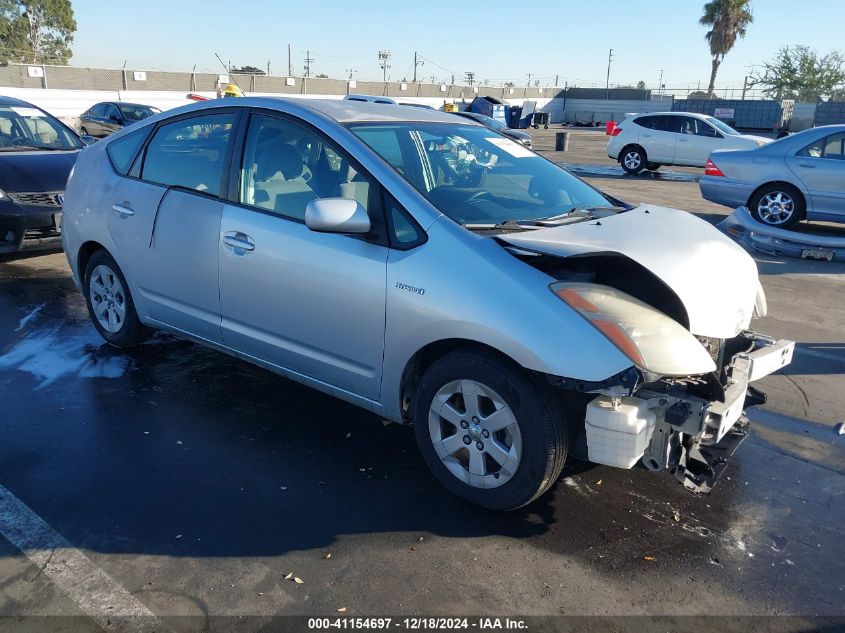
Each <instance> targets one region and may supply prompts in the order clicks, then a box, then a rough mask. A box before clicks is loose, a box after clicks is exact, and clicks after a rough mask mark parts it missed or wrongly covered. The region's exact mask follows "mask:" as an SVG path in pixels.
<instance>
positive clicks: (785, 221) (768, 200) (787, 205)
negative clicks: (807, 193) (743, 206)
mask: <svg viewBox="0 0 845 633" xmlns="http://www.w3.org/2000/svg"><path fill="white" fill-rule="evenodd" d="M748 210H749V211H750V212H751V216H752V217H753V218H754V219H755V220H757V221H758V222H760V223H761V224H765V225H766V226H776V227H778V228H781V229H788V228H791V227H793V226H795V225H796V224H798V223H799V222H800V221H801V220H803V219H804V217H805V214H806V212H807V206H806V203H805V202H804V196H803V195H801V192H800V191H798V189H796V188H795V187H793V186H792V185H788V184H786V183H772V184H770V185H765V186H764V187H761V188H760V189H758V190H757V191H755V192H754V195H752V196H751V199H750V200H749V201H748Z"/></svg>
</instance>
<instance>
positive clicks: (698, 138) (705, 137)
mask: <svg viewBox="0 0 845 633" xmlns="http://www.w3.org/2000/svg"><path fill="white" fill-rule="evenodd" d="M675 118H676V119H677V123H678V144H677V147H676V148H675V159H674V161H673V162H674V163H675V164H676V165H690V166H694V167H704V165H705V163H706V162H707V157H708V156H710V152H712V151H713V150H714V149H719V148H721V147H722V142H723V140H724V139H723V137H722V135H721V133H720V132H718V131H717V130H716V128H714V127H713V126H712V125H710V124H709V123H707V122H706V121H702V120H701V119H697V118H695V117H691V116H678V117H675Z"/></svg>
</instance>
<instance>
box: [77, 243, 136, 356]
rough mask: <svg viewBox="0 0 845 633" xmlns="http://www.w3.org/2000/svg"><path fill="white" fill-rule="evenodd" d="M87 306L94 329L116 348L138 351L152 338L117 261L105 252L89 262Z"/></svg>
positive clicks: (86, 275)
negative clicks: (133, 348) (137, 348)
mask: <svg viewBox="0 0 845 633" xmlns="http://www.w3.org/2000/svg"><path fill="white" fill-rule="evenodd" d="M83 292H84V294H85V303H86V304H87V306H88V314H89V315H90V316H91V321H92V322H93V323H94V327H95V328H96V329H97V332H99V334H100V336H102V337H103V339H105V341H106V342H107V343H110V344H111V345H114V346H115V347H134V346H135V345H139V344H141V343H143V342H144V341H145V340H147V338H149V336H150V331H149V329H147V328H146V327H145V326H144V325H143V324H142V323H141V321H140V319H139V318H138V313H137V312H136V311H135V303H134V302H133V301H132V295H131V294H130V293H129V284H127V283H126V278H125V277H124V276H123V273H122V272H121V270H120V267H119V266H118V265H117V262H115V261H114V258H113V257H112V256H111V255H109V254H108V253H107V252H106V251H104V250H99V251H97V252H96V253H94V254H93V255H91V258H90V259H89V260H88V264H87V266H86V267H85V277H84V282H83Z"/></svg>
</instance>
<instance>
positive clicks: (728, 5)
mask: <svg viewBox="0 0 845 633" xmlns="http://www.w3.org/2000/svg"><path fill="white" fill-rule="evenodd" d="M753 21H754V16H753V15H752V13H751V0H710V2H708V3H706V4H705V5H704V15H702V16H701V19H700V20H699V23H700V24H702V25H703V26H709V27H710V30H709V31H707V33H706V34H705V35H704V39H706V40H707V42H708V43H709V44H710V55H711V57H712V60H711V70H710V85H709V86H708V88H707V94H708V95H709V96H711V97H712V96H713V89H714V87H715V85H716V73H718V72H719V66H720V65H721V63H722V61H723V60H724V59H725V55H727V54H728V53H729V52H730V50H731V49H732V48H733V47H734V44H736V41H737V39H738V38H742V37H745V30H746V28H748V25H749V24H751V23H752V22H753Z"/></svg>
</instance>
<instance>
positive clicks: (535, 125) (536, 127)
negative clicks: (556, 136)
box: [531, 123, 540, 130]
mask: <svg viewBox="0 0 845 633" xmlns="http://www.w3.org/2000/svg"><path fill="white" fill-rule="evenodd" d="M531 127H533V128H534V129H535V130H539V129H540V126H539V125H537V124H536V123H535V124H534V125H533V126H531Z"/></svg>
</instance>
